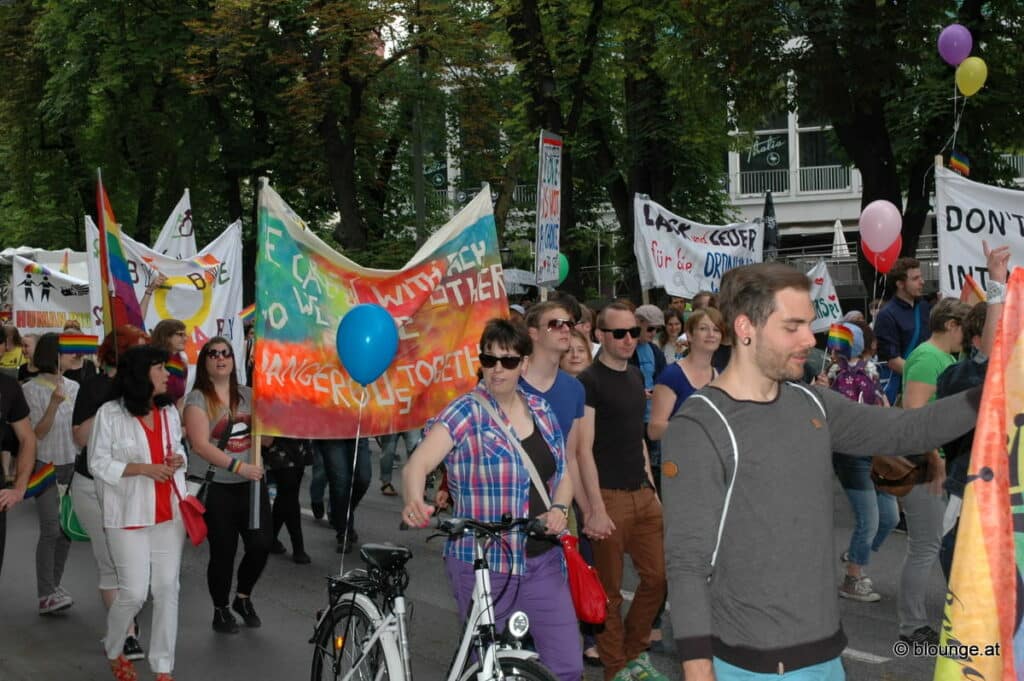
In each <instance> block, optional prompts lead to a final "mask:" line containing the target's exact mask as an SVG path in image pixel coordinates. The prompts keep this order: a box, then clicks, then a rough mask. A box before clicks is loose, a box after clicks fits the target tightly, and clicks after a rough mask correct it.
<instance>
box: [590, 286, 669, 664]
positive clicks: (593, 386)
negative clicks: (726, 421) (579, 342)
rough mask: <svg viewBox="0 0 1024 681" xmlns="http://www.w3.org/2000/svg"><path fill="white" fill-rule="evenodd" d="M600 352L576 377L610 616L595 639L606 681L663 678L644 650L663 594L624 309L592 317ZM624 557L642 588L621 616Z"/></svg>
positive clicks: (654, 504)
mask: <svg viewBox="0 0 1024 681" xmlns="http://www.w3.org/2000/svg"><path fill="white" fill-rule="evenodd" d="M597 328H598V330H597V337H598V340H600V341H601V352H600V354H598V356H597V360H596V361H595V362H594V363H593V364H592V365H591V366H590V367H589V368H587V369H585V370H584V371H583V373H581V374H580V376H579V379H580V382H581V383H582V384H583V387H584V388H585V389H586V408H585V409H584V412H583V421H582V423H581V426H582V427H581V429H580V438H581V439H580V452H579V465H580V475H581V477H582V478H583V486H584V487H585V489H586V493H587V498H588V501H589V503H590V513H589V514H588V515H586V517H585V523H584V526H585V528H586V532H587V534H588V535H590V537H591V538H593V539H595V540H598V541H595V542H594V563H595V567H596V568H597V572H598V574H599V575H600V576H601V582H602V584H603V585H604V589H605V592H606V593H607V594H608V618H607V619H606V620H605V623H604V632H602V633H600V634H598V636H597V649H598V652H599V653H600V655H601V662H603V663H604V677H605V679H606V681H608V680H614V681H626V680H627V679H632V678H634V677H636V678H643V679H649V680H651V681H661V680H662V679H665V678H666V677H665V676H663V675H662V674H660V673H659V672H658V671H657V670H656V669H655V668H654V667H653V666H651V663H650V660H649V659H648V657H647V653H645V652H644V651H645V650H646V649H647V646H648V639H649V638H650V635H651V624H652V623H653V622H654V618H655V616H656V615H657V614H658V610H659V608H660V607H661V602H662V599H663V598H664V596H665V557H664V553H663V551H662V516H661V502H660V501H659V500H658V497H657V495H656V494H655V492H654V480H653V478H652V477H651V468H650V461H649V460H648V457H647V449H646V447H645V446H644V409H645V407H646V405H647V396H646V394H645V391H644V380H643V377H642V376H641V374H640V371H639V370H638V369H637V368H636V367H634V366H632V365H630V364H629V358H630V357H632V356H633V352H634V350H636V343H637V338H639V336H640V327H639V326H638V325H637V320H636V316H635V315H634V314H633V310H632V309H631V308H630V306H629V305H627V304H625V303H618V302H615V303H610V304H608V305H607V306H605V308H604V309H602V310H601V312H600V313H599V314H598V315H597ZM627 553H628V554H629V556H630V558H631V559H632V562H633V566H634V567H635V568H636V571H637V574H638V575H639V576H640V584H639V585H638V586H637V588H636V592H635V593H634V596H633V604H632V605H631V606H630V608H629V613H628V614H627V615H626V618H625V620H623V618H622V613H621V608H622V593H621V591H620V588H621V586H622V569H623V557H624V556H625V554H627Z"/></svg>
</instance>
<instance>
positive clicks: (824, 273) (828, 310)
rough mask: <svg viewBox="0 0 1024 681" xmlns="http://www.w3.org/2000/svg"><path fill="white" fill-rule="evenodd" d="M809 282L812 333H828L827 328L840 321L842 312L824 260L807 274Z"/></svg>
mask: <svg viewBox="0 0 1024 681" xmlns="http://www.w3.org/2000/svg"><path fill="white" fill-rule="evenodd" d="M807 278H808V279H810V280H811V302H812V303H814V314H815V317H814V321H813V322H811V331H812V332H813V333H822V332H823V331H828V327H830V326H832V325H833V324H835V323H836V322H839V321H842V319H843V310H842V308H841V307H839V296H838V295H836V287H835V284H833V283H832V275H831V274H829V272H828V267H826V266H825V261H824V260H819V261H818V264H817V265H815V266H814V267H812V268H811V271H810V272H808V273H807Z"/></svg>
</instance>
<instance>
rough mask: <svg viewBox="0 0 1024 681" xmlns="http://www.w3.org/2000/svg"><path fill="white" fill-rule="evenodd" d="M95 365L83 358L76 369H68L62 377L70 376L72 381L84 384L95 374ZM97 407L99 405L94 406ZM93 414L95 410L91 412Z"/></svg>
mask: <svg viewBox="0 0 1024 681" xmlns="http://www.w3.org/2000/svg"><path fill="white" fill-rule="evenodd" d="M97 373H98V372H97V371H96V365H95V364H93V362H92V360H89V359H87V360H85V361H84V362H82V366H80V367H79V368H77V369H68V370H67V371H65V372H64V378H70V379H71V380H72V381H74V382H75V383H77V384H79V385H85V384H86V383H88V382H89V381H90V380H92V379H93V378H95V377H96V375H97ZM96 408H97V409H99V407H98V406H97V407H96ZM93 413H94V414H95V413H96V412H93Z"/></svg>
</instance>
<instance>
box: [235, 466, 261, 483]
mask: <svg viewBox="0 0 1024 681" xmlns="http://www.w3.org/2000/svg"><path fill="white" fill-rule="evenodd" d="M238 474H239V475H241V476H242V477H243V478H245V479H246V480H259V479H261V478H262V477H263V466H256V465H254V464H251V463H243V464H242V467H241V468H239V469H238Z"/></svg>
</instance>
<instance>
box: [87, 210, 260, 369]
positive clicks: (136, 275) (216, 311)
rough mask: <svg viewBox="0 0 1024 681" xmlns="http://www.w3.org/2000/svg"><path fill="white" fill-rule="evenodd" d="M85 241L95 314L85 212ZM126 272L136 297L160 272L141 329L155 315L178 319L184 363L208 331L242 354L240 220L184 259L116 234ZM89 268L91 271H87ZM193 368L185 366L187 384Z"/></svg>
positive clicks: (91, 233) (91, 230)
mask: <svg viewBox="0 0 1024 681" xmlns="http://www.w3.org/2000/svg"><path fill="white" fill-rule="evenodd" d="M85 235H86V243H88V244H89V254H90V256H92V257H91V258H90V262H91V263H93V268H92V269H91V270H90V283H91V284H92V286H91V289H92V290H94V291H96V293H91V298H92V305H93V307H92V309H93V314H94V317H96V318H99V319H101V316H100V315H101V307H100V306H101V305H102V301H101V299H100V298H99V296H98V292H101V291H102V286H101V284H100V282H99V249H98V247H97V244H98V241H99V232H98V231H97V229H96V226H95V225H94V224H93V222H92V220H90V219H89V218H88V217H86V225H85ZM121 242H122V245H123V247H124V254H125V262H126V269H127V273H128V277H129V279H130V281H131V284H132V286H133V287H134V290H135V294H136V296H137V297H138V298H139V299H140V300H141V299H142V296H143V294H144V293H145V291H146V285H147V284H149V282H150V281H151V280H152V279H153V278H155V277H156V276H157V274H158V273H159V274H163V275H165V276H166V277H167V283H166V284H165V285H164V286H163V287H161V288H158V289H157V290H156V291H155V292H154V293H153V298H152V301H151V304H150V306H149V309H148V310H147V313H146V317H145V325H146V329H147V330H149V331H151V330H152V329H153V327H155V326H156V325H157V323H158V322H159V321H160V320H161V319H179V320H181V321H182V322H183V323H184V324H185V331H186V333H187V334H188V339H187V341H186V344H185V354H186V355H187V356H188V360H189V364H190V365H192V367H194V366H195V363H196V357H197V356H198V354H199V351H200V350H201V349H202V347H203V344H204V343H205V342H206V341H207V340H208V339H210V338H212V337H213V336H224V337H225V338H227V339H228V340H229V341H231V346H232V348H233V349H234V351H235V357H239V358H241V357H244V356H245V333H244V331H243V330H242V322H241V319H240V316H239V315H240V314H241V311H242V223H241V222H237V221H236V222H234V223H232V224H231V225H229V226H228V228H227V229H225V230H224V231H223V232H222V233H221V235H220V236H218V237H217V238H216V239H214V240H213V241H211V242H210V243H209V244H208V245H207V246H206V248H204V249H203V250H202V251H200V252H199V253H197V254H196V256H195V257H193V258H189V259H187V260H178V259H177V258H172V257H170V256H168V255H163V254H161V253H157V252H156V251H154V250H153V249H151V248H149V247H148V246H144V245H142V244H140V243H139V242H137V241H135V240H134V239H132V238H131V237H128V236H126V235H122V236H121ZM93 272H95V274H93ZM235 364H236V369H237V371H238V376H239V380H241V381H243V382H244V380H245V366H244V364H245V363H244V362H243V361H237V362H235ZM194 375H195V372H194V371H191V370H190V371H189V386H191V384H192V379H193V376H194Z"/></svg>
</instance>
